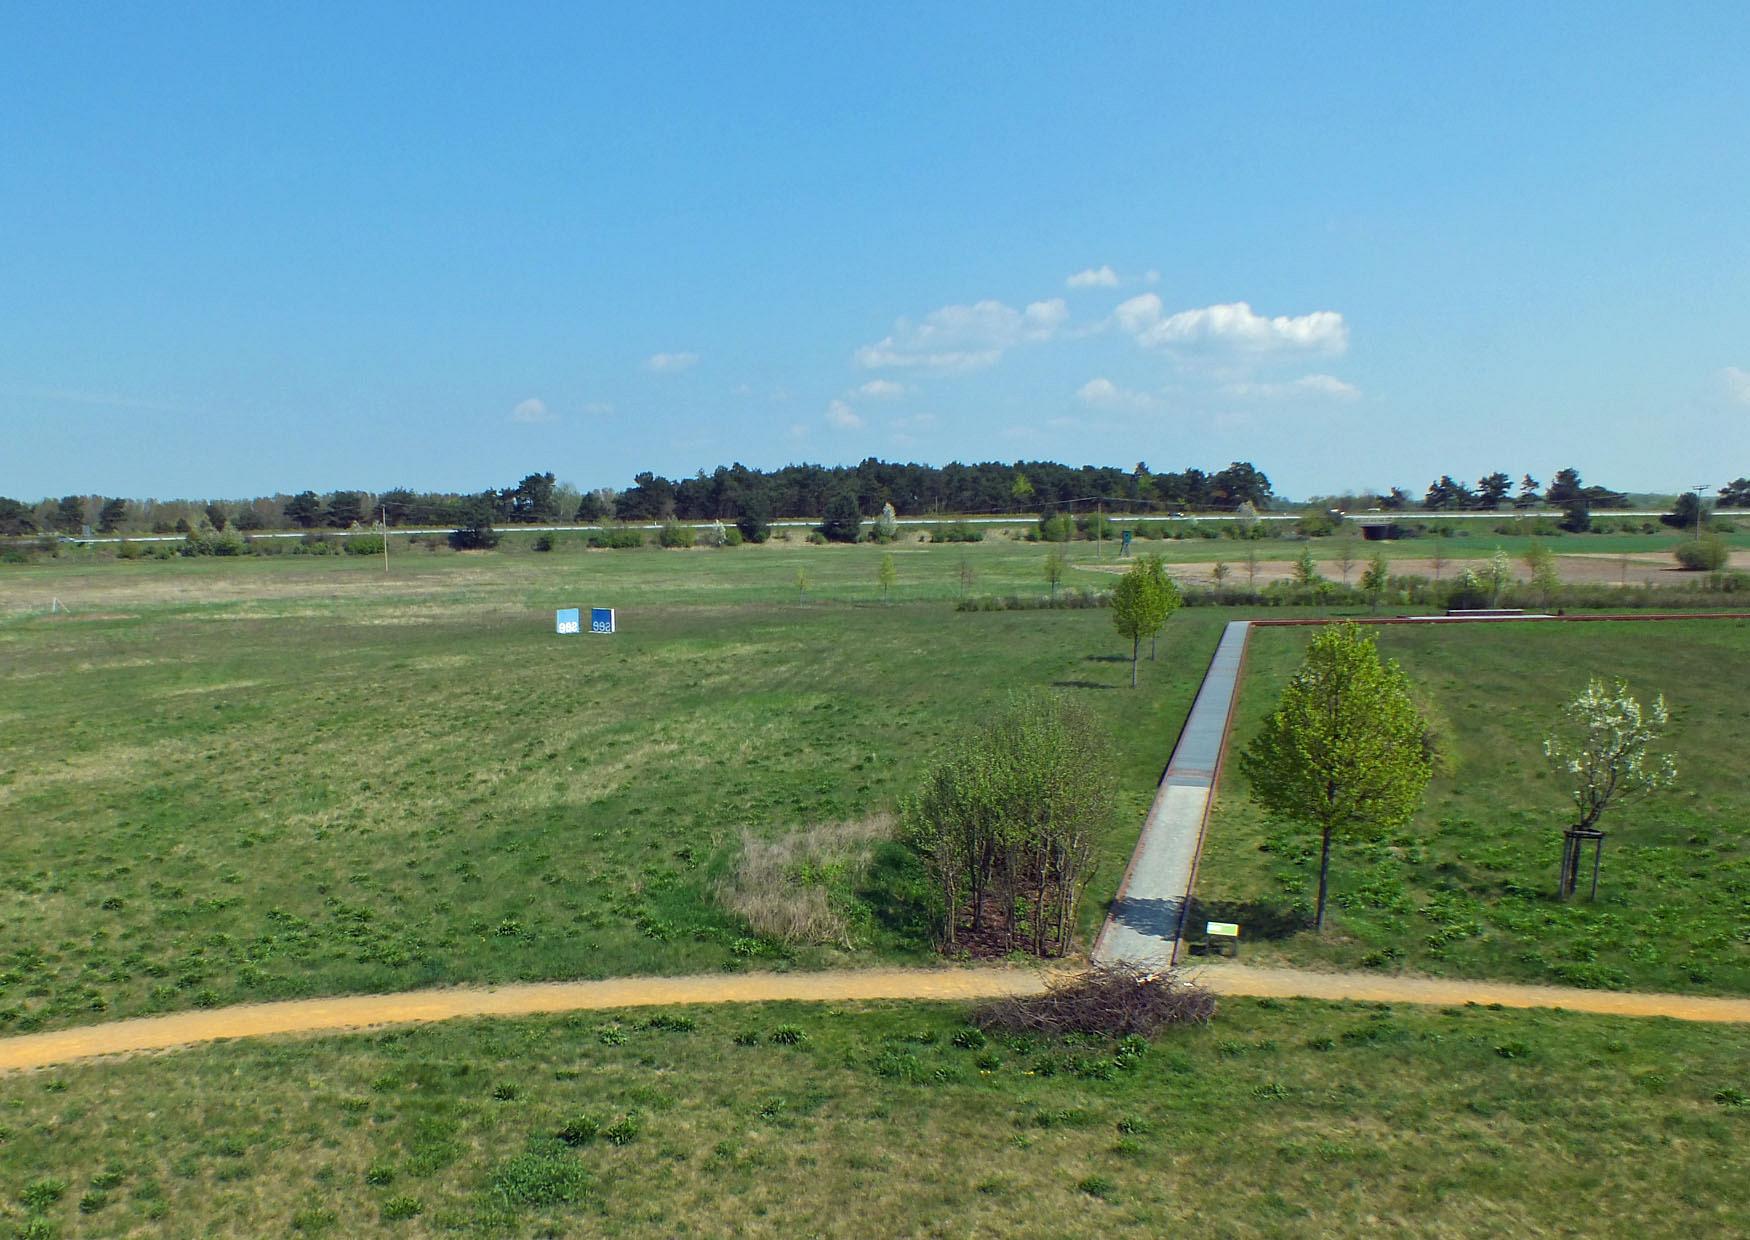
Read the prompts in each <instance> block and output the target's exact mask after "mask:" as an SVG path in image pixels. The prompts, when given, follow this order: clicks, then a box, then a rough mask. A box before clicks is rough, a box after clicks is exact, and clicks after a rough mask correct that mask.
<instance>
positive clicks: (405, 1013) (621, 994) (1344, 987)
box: [0, 964, 1750, 1072]
mask: <svg viewBox="0 0 1750 1240" xmlns="http://www.w3.org/2000/svg"><path fill="white" fill-rule="evenodd" d="M1190 976H1191V977H1193V978H1194V979H1195V980H1196V981H1198V982H1201V983H1202V984H1203V985H1205V986H1207V987H1209V989H1211V990H1213V991H1215V992H1216V993H1217V994H1220V995H1234V996H1255V997H1259V998H1265V997H1268V998H1285V999H1286V998H1298V999H1326V1000H1332V1001H1349V1002H1367V1003H1416V1004H1433V1005H1436V1006H1445V1007H1452V1006H1459V1005H1462V1004H1470V1003H1476V1004H1500V1005H1501V1006H1503V1007H1514V1008H1558V1009H1561V1010H1563V1011H1569V1012H1591V1013H1597V1014H1600V1015H1607V1016H1666V1017H1670V1018H1672V1019H1675V1020H1696V1021H1719V1022H1742V1023H1746V1024H1750V999H1718V998H1711V997H1705V996H1691V995H1665V994H1638V993H1619V992H1612V991H1600V990H1575V989H1570V988H1566V987H1561V986H1526V985H1518V984H1515V983H1510V982H1473V981H1461V980H1453V979H1445V978H1432V977H1408V976H1389V975H1388V976H1380V975H1377V974H1369V973H1312V972H1308V971H1306V970H1302V969H1271V968H1257V967H1254V966H1251V965H1236V964H1221V965H1211V966H1208V967H1204V968H1200V969H1198V970H1196V971H1195V972H1193V973H1191V974H1190ZM1050 982H1051V974H1049V973H1046V972H1040V971H1036V970H1032V969H989V968H985V969H838V970H832V971H827V972H820V973H731V974H721V973H720V974H710V975H701V976H691V977H623V978H614V979H611V980H608V981H599V982H539V983H531V984H527V985H517V986H499V987H493V988H490V989H487V988H475V987H453V988H448V989H443V990H410V991H405V992H403V993H400V994H388V995H345V996H340V997H336V998H331V999H293V1000H288V1001H286V1002H284V1003H252V1004H245V1005H242V1006H239V1007H229V1008H217V1009H213V1010H210V1011H194V1012H177V1013H175V1014H173V1015H169V1016H143V1017H139V1018H136V1019H133V1020H118V1021H111V1022H109V1023H107V1024H102V1025H86V1026H83V1027H81V1028H76V1029H57V1030H53V1031H51V1032H48V1033H32V1034H25V1035H23V1036H22V1037H13V1038H3V1039H0V1072H18V1071H24V1070H28V1069H32V1068H46V1067H49V1066H51V1065H53V1064H62V1063H72V1062H75V1061H77V1060H82V1059H97V1058H101V1057H104V1056H113V1055H137V1054H142V1053H145V1052H150V1051H166V1050H174V1049H178V1048H181V1047H190V1046H199V1045H202V1044H205V1043H212V1042H223V1041H228V1040H230V1039H232V1038H259V1037H269V1036H274V1035H285V1034H322V1033H347V1032H352V1031H356V1030H360V1029H370V1028H375V1027H379V1026H385V1025H415V1024H429V1023H432V1022H434V1021H441V1020H458V1019H461V1018H464V1017H493V1016H536V1015H541V1014H550V1013H557V1012H584V1011H601V1010H604V1009H613V1008H635V1007H669V1006H682V1005H686V1004H716V1003H774V1002H783V1001H786V1000H787V1001H792V1002H804V1003H847V1002H858V1001H874V1000H883V999H889V1000H891V999H900V1000H916V1001H922V1002H932V1001H933V1002H964V1001H966V1000H977V999H996V998H1003V997H1007V996H1011V995H1029V994H1039V993H1041V992H1042V991H1044V990H1045V988H1046V987H1047V986H1048V985H1050Z"/></svg>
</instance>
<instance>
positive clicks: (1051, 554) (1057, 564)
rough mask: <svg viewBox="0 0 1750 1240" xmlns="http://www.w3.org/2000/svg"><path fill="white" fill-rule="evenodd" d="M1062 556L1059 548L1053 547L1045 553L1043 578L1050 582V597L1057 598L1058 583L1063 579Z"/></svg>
mask: <svg viewBox="0 0 1750 1240" xmlns="http://www.w3.org/2000/svg"><path fill="white" fill-rule="evenodd" d="M1063 570H1064V558H1063V551H1062V549H1061V548H1058V547H1053V548H1051V550H1049V551H1047V552H1046V553H1045V580H1046V581H1048V582H1050V583H1051V597H1052V598H1053V599H1056V598H1057V587H1058V583H1060V582H1061V581H1062V580H1063Z"/></svg>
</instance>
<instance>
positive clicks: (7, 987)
mask: <svg viewBox="0 0 1750 1240" xmlns="http://www.w3.org/2000/svg"><path fill="white" fill-rule="evenodd" d="M895 554H896V557H898V558H900V559H901V560H902V562H903V564H904V567H903V568H902V569H901V570H900V582H901V587H902V589H903V590H905V591H907V593H905V594H904V595H903V596H902V597H903V598H904V600H905V601H900V602H895V603H894V604H892V605H890V606H889V605H882V604H881V603H880V602H878V601H876V600H877V587H876V583H875V569H876V565H877V563H878V560H879V555H880V552H879V550H878V549H875V548H862V547H857V548H803V547H797V548H794V549H791V550H789V551H784V550H779V549H772V550H769V551H768V550H766V549H753V548H746V549H742V550H740V551H724V552H717V553H708V552H692V553H688V552H661V551H656V550H654V549H653V550H648V551H628V552H603V553H593V554H588V555H585V554H581V553H580V554H574V555H566V554H562V553H555V554H553V555H550V556H534V555H521V556H516V555H510V556H503V555H497V554H484V555H468V556H457V555H454V554H451V553H448V552H445V553H440V554H436V555H432V556H429V557H424V558H420V557H409V558H407V559H406V560H403V561H396V562H392V564H391V572H390V574H389V575H388V577H387V578H385V577H384V575H383V573H382V571H381V567H380V565H377V564H374V563H372V562H363V563H361V562H359V561H357V560H354V559H352V558H350V557H348V558H342V557H321V558H305V557H297V558H290V557H288V558H283V559H272V560H244V561H214V560H179V561H172V562H168V563H133V564H128V563H107V564H96V565H48V566H39V567H35V568H29V569H16V570H5V571H6V573H7V575H6V577H5V579H4V580H5V582H6V586H7V597H8V599H9V600H10V601H12V602H13V603H14V604H15V605H17V607H18V609H17V610H15V611H13V612H12V613H11V615H10V617H9V618H8V619H6V620H5V621H4V622H3V623H0V686H3V689H0V692H3V694H4V696H3V697H0V810H3V812H4V814H5V816H6V820H7V822H8V823H9V824H12V827H13V829H11V830H9V831H7V832H6V833H5V835H4V837H3V838H0V1029H5V1030H8V1031H19V1030H25V1029H31V1028H38V1027H47V1026H54V1025H66V1024H74V1023H80V1022H84V1021H90V1020H98V1019H107V1018H112V1017H117V1016H123V1015H132V1014H136V1013H141V1012H149V1011H159V1010H167V1009H173V1008H183V1007H188V1006H210V1005H215V1004H223V1003H232V1002H238V1001H244V1000H251V999H265V998H277V997H284V996H290V995H304V994H321V993H336V992H342V991H359V990H393V989H403V988H407V987H412V986H419V985H429V984H432V983H440V982H462V981H470V982H488V981H497V980H513V979H538V978H564V977H589V976H605V975H619V974H628V973H647V972H678V971H690V970H697V969H715V968H723V967H730V968H734V967H745V966H747V965H749V964H750V963H751V964H758V965H760V966H761V967H775V966H780V965H784V964H796V965H800V966H806V965H812V964H819V963H824V962H828V961H831V962H835V963H847V962H849V963H855V962H856V961H857V960H861V959H869V960H892V959H901V960H907V959H910V960H917V959H922V958H924V957H926V956H927V955H928V954H929V951H930V944H929V933H928V927H927V926H926V925H924V924H923V923H922V921H921V919H920V914H919V908H920V904H919V900H918V884H919V881H920V880H919V876H918V873H917V871H916V869H915V863H914V862H912V861H911V859H910V856H909V854H908V853H907V852H906V850H904V849H903V848H901V847H899V846H897V845H893V846H888V847H887V848H885V849H884V850H883V851H882V852H881V853H880V854H879V855H878V857H877V860H876V865H875V867H874V869H873V870H872V872H871V873H870V876H869V878H868V880H867V887H866V889H865V890H863V891H861V892H860V893H857V894H858V895H859V896H860V899H859V900H858V901H857V905H856V910H855V911H856V914H857V916H856V918H855V922H856V924H855V932H856V933H855V944H854V946H853V947H852V948H851V949H850V950H849V951H846V950H843V949H839V948H832V949H828V948H799V949H796V950H793V951H791V950H785V949H783V948H781V947H780V946H779V945H777V944H775V943H773V942H770V941H766V940H764V939H760V938H758V937H757V936H753V935H752V934H751V933H750V932H749V930H748V929H747V927H746V926H745V925H743V924H741V923H739V922H738V921H737V920H736V919H734V918H732V917H730V916H729V915H727V914H726V913H725V912H724V911H722V909H721V908H720V907H719V905H718V902H717V901H716V900H715V899H714V896H713V891H714V886H715V884H716V880H717V877H718V875H719V874H720V873H721V872H722V870H723V868H724V867H725V865H726V864H727V863H728V861H729V859H730V854H731V853H732V852H733V851H734V849H735V848H736V847H737V845H738V842H739V839H740V836H741V833H742V831H743V830H744V829H747V830H751V831H754V832H756V833H759V834H762V835H771V834H774V833H777V832H781V831H785V830H788V829H792V828H796V827H799V826H802V825H805V824H809V823H818V822H830V821H834V820H839V819H845V818H851V817H855V816H858V815H861V814H864V813H866V812H868V811H869V810H871V809H879V808H882V807H890V806H892V805H893V804H895V803H896V802H897V800H898V799H899V798H901V797H902V796H903V795H905V794H906V793H907V791H908V790H909V788H910V786H911V785H912V783H913V782H914V780H915V777H916V776H917V774H918V773H919V771H920V768H921V766H922V765H923V764H924V763H926V762H927V761H928V760H929V759H930V758H931V757H932V756H933V755H934V754H935V753H937V752H938V751H939V750H940V749H941V747H942V746H943V745H944V744H945V742H946V741H947V740H948V739H949V738H950V737H951V736H952V735H954V734H955V733H956V732H957V731H960V730H962V729H965V728H968V727H971V726H973V725H975V724H976V723H977V722H978V721H979V720H980V719H982V718H983V717H985V716H986V715H988V713H989V712H990V710H991V709H992V708H993V707H995V706H997V705H999V704H1000V703H1001V702H1002V701H1003V700H1004V698H1005V697H1006V696H1007V695H1008V694H1010V693H1011V692H1013V691H1015V690H1024V689H1031V688H1038V687H1050V686H1055V687H1057V688H1058V689H1059V690H1060V691H1061V692H1064V693H1068V694H1072V695H1075V696H1078V697H1081V698H1083V699H1084V700H1086V701H1087V702H1088V703H1089V704H1090V705H1091V706H1092V707H1093V708H1094V709H1095V710H1096V711H1097V712H1098V713H1099V715H1100V717H1101V718H1102V719H1103V720H1105V721H1106V722H1107V724H1108V725H1109V728H1110V735H1111V739H1112V744H1113V749H1114V753H1115V755H1116V757H1117V760H1118V764H1119V767H1120V771H1121V775H1122V780H1123V784H1122V787H1123V798H1122V806H1121V812H1120V814H1119V815H1118V817H1117V818H1116V819H1115V821H1114V822H1113V824H1112V830H1111V834H1110V837H1109V839H1108V840H1107V847H1106V849H1105V851H1104V854H1103V856H1102V858H1101V861H1100V865H1099V869H1098V872H1097V874H1096V878H1095V884H1094V887H1093V888H1092V889H1091V891H1090V899H1089V900H1088V902H1087V905H1086V907H1085V910H1084V912H1085V917H1084V926H1085V927H1087V928H1089V929H1091V928H1092V927H1093V925H1094V924H1095V923H1096V920H1097V918H1098V917H1099V916H1100V915H1101V913H1102V911H1103V908H1102V906H1103V903H1104V900H1105V898H1106V897H1108V896H1109V895H1110V894H1111V893H1112V892H1113V891H1114V890H1115V888H1116V886H1117V883H1118V880H1119V877H1120V875H1121V874H1122V871H1123V868H1124V863H1125V860H1126V859H1127V857H1128V855H1129V852H1130V849H1131V848H1132V846H1133V845H1134V843H1135V838H1136V831H1137V826H1138V824H1139V823H1140V821H1141V818H1142V814H1143V811H1144V808H1145V806H1146V804H1147V802H1148V799H1149V797H1150V796H1151V795H1152V789H1153V784H1154V781H1155V780H1156V779H1157V778H1158V775H1159V772H1160V769H1161V767H1162V766H1163V765H1164V764H1165V761H1166V756H1167V754H1168V752H1169V751H1170V749H1171V747H1172V744H1173V741H1174V739H1175V738H1176V735H1177V731H1178V728H1179V726H1180V724H1181V722H1182V720H1183V718H1184V715H1185V712H1186V710H1187V709H1188V708H1189V703H1190V699H1191V696H1192V694H1193V693H1194V691H1195V688H1196V684H1197V681H1198V678H1199V677H1200V676H1201V674H1202V670H1203V668H1204V666H1205V664H1206V662H1207V660H1208V658H1209V655H1210V653H1211V651H1212V650H1213V648H1214V643H1215V641H1216V639H1217V636H1218V633H1219V625H1220V623H1221V621H1222V620H1223V619H1224V618H1225V617H1223V616H1222V615H1220V614H1218V613H1217V612H1215V611H1214V610H1209V609H1203V610H1193V611H1188V612H1186V613H1184V614H1182V615H1180V616H1179V617H1177V618H1175V620H1174V621H1173V623H1172V627H1171V628H1170V629H1169V630H1168V633H1167V636H1166V640H1165V641H1164V643H1163V645H1162V655H1161V660H1160V662H1158V663H1156V664H1154V665H1152V666H1148V665H1145V667H1144V674H1143V687H1142V688H1141V689H1140V690H1138V691H1136V692H1132V691H1131V690H1129V689H1128V688H1126V687H1123V686H1125V684H1126V680H1127V673H1128V668H1127V665H1126V664H1125V663H1124V662H1122V661H1119V660H1120V657H1121V653H1125V652H1123V651H1122V649H1121V648H1122V643H1121V642H1120V641H1119V640H1118V639H1117V637H1116V636H1115V635H1114V633H1113V631H1112V628H1111V623H1110V617H1109V614H1108V613H1106V612H1103V611H1093V610H1088V611H1034V612H1000V613H961V612H956V611H954V610H953V609H952V607H951V606H950V605H949V603H948V599H949V598H950V597H951V596H952V595H953V594H954V593H955V592H957V591H958V589H959V575H960V563H961V560H962V558H963V557H964V558H965V559H966V560H967V561H968V562H970V563H972V564H975V565H976V572H977V573H978V575H979V576H980V577H982V578H988V579H993V580H998V581H1007V582H1010V583H1012V584H1013V586H1014V587H1015V588H1021V587H1022V585H1023V583H1024V584H1025V588H1026V589H1028V590H1032V591H1036V592H1039V593H1043V592H1044V591H1045V589H1046V586H1045V582H1044V580H1043V578H1042V577H1040V576H1039V574H1038V568H1039V564H1040V562H1041V560H1042V558H1043V556H1044V550H1043V549H1042V548H1037V547H1026V546H1015V545H1013V544H1009V545H992V546H988V547H987V546H984V545H974V546H972V547H969V548H966V549H965V550H964V551H963V550H961V549H958V548H953V547H934V548H918V549H911V550H902V551H900V552H896V553H895ZM798 566H802V567H805V568H806V569H807V571H808V573H809V575H810V577H811V578H812V579H813V582H812V584H811V585H810V587H809V591H808V594H807V596H806V598H807V600H808V601H806V602H805V603H804V604H801V605H799V604H798V600H797V596H796V591H795V588H794V584H793V578H794V576H795V572H796V569H797V567H798ZM919 596H923V601H920V600H919ZM51 597H57V598H59V599H60V600H61V601H62V602H63V603H64V604H66V605H67V606H68V607H70V608H71V609H72V611H71V614H61V613H56V614H52V615H51V614H42V613H36V614H31V613H30V612H28V611H25V610H24V607H23V604H22V603H20V602H19V600H28V599H32V598H41V600H42V601H43V602H44V603H45V604H46V603H47V602H48V600H49V598H51ZM931 599H933V600H934V601H929V600H931ZM565 603H581V604H584V605H586V606H587V605H589V604H592V603H602V604H610V605H615V606H617V607H618V608H619V609H620V626H621V629H622V631H621V632H620V633H619V634H618V635H616V636H614V637H612V638H597V637H590V636H579V637H564V638H561V637H558V636H556V635H554V634H553V632H552V627H553V615H552V611H551V608H552V607H554V606H556V605H560V604H565Z"/></svg>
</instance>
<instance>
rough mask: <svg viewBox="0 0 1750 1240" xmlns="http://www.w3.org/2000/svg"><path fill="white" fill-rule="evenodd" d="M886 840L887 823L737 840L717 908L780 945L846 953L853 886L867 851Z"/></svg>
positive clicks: (877, 819) (888, 818)
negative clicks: (833, 947) (824, 946)
mask: <svg viewBox="0 0 1750 1240" xmlns="http://www.w3.org/2000/svg"><path fill="white" fill-rule="evenodd" d="M892 838H893V817H892V815H890V814H872V815H870V816H869V817H867V818H858V819H853V820H851V821H848V822H822V823H815V824H813V825H811V826H807V827H802V828H799V829H797V830H795V831H791V832H789V833H788V834H786V835H781V836H779V837H777V838H776V839H762V838H760V837H759V836H756V835H754V834H753V833H752V832H751V831H745V830H744V831H743V832H742V833H741V852H740V854H739V855H738V856H737V857H736V859H735V865H734V868H733V869H732V870H731V871H730V873H729V875H728V876H727V877H726V878H724V879H723V881H722V882H721V883H720V884H718V890H717V898H718V899H719V901H721V902H722V904H723V906H724V907H725V908H727V909H728V910H729V911H730V912H732V913H734V914H735V915H736V916H738V917H740V918H741V919H742V920H744V921H745V922H747V924H748V925H749V926H751V927H752V928H753V930H754V932H755V933H757V934H759V935H762V936H764V937H766V938H769V939H776V940H777V941H778V942H780V943H784V944H786V945H793V944H797V943H836V944H838V945H840V946H842V947H851V946H853V940H854V937H855V931H856V920H857V918H856V912H857V911H858V909H859V907H860V906H859V905H858V902H857V898H856V892H857V887H858V885H859V884H860V883H861V882H862V880H863V876H864V875H865V874H866V873H867V872H868V869H869V863H870V861H871V860H872V859H873V858H874V855H875V850H876V848H877V847H879V846H880V845H881V844H882V843H883V842H884V841H886V840H890V839H892Z"/></svg>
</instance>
